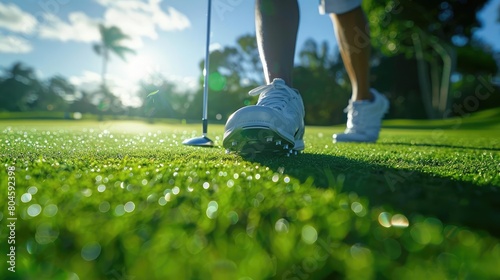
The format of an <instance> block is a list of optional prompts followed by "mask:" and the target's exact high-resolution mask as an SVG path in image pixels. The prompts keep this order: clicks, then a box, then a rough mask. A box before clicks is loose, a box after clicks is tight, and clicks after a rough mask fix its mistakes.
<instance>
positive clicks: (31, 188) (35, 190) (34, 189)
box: [28, 186, 38, 194]
mask: <svg viewBox="0 0 500 280" xmlns="http://www.w3.org/2000/svg"><path fill="white" fill-rule="evenodd" d="M37 192H38V188H37V187H35V186H32V187H30V188H29V189H28V193H30V194H36V193H37Z"/></svg>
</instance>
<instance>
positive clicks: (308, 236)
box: [302, 225, 318, 244]
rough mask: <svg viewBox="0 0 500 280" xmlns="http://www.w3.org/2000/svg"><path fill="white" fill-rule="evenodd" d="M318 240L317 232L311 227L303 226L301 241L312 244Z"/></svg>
mask: <svg viewBox="0 0 500 280" xmlns="http://www.w3.org/2000/svg"><path fill="white" fill-rule="evenodd" d="M317 239H318V232H317V231H316V229H315V228H314V227H313V226H310V225H305V226H303V227H302V241H304V242H305V243H307V244H313V243H314V242H316V240H317Z"/></svg>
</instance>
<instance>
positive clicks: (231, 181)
mask: <svg viewBox="0 0 500 280" xmlns="http://www.w3.org/2000/svg"><path fill="white" fill-rule="evenodd" d="M226 185H227V187H228V188H232V187H233V186H234V181H233V180H228V181H227V183H226Z"/></svg>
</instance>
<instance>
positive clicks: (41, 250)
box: [0, 109, 500, 280]
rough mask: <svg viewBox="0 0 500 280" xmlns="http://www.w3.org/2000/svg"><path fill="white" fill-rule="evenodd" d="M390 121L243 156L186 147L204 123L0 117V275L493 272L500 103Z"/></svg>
mask: <svg viewBox="0 0 500 280" xmlns="http://www.w3.org/2000/svg"><path fill="white" fill-rule="evenodd" d="M384 126H385V128H384V130H383V132H382V135H381V138H380V140H379V141H378V142H377V143H376V144H332V143H331V134H332V133H333V132H338V131H341V130H342V129H343V128H342V127H340V126H337V127H308V128H307V129H306V136H305V142H306V151H305V153H304V154H301V155H299V156H297V157H292V158H286V157H255V158H252V159H249V158H246V159H245V158H241V157H240V156H236V155H226V154H225V153H224V151H223V149H222V148H220V147H217V148H193V147H187V146H183V145H182V144H181V142H182V140H183V139H185V138H189V137H192V136H197V135H198V134H199V133H200V128H201V125H200V124H197V125H189V124H188V125H180V124H154V125H152V124H146V123H144V122H138V121H109V122H101V123H99V122H94V121H62V120H61V121H46V120H45V121H42V120H39V121H28V120H15V121H12V120H11V121H0V131H2V134H0V154H1V159H0V160H1V163H2V164H3V166H4V170H3V171H1V172H0V184H1V186H2V190H3V191H2V192H4V194H3V195H2V197H3V199H2V201H0V207H1V208H2V209H4V211H3V213H2V214H0V221H1V222H0V223H1V224H2V227H1V232H0V242H1V245H2V246H0V253H1V254H0V256H1V257H0V259H1V261H2V263H4V264H5V263H6V261H7V260H8V257H7V256H6V254H8V253H9V251H8V249H7V247H8V246H10V245H8V244H7V243H8V235H9V234H10V231H9V230H8V228H7V226H6V225H7V224H8V222H9V220H8V218H9V217H11V216H10V215H9V212H8V211H7V204H8V199H7V198H5V197H6V192H7V185H8V183H7V180H8V178H7V177H8V173H7V170H8V167H10V166H14V167H15V171H14V173H13V174H12V173H11V175H13V176H11V177H14V178H15V180H16V190H15V201H16V203H17V204H16V209H15V215H16V217H17V218H18V219H17V221H16V231H15V241H16V244H15V246H16V267H15V270H16V272H15V273H13V272H10V271H8V270H7V268H6V267H5V266H2V270H1V271H0V278H2V279H254V280H256V279H385V278H389V279H448V278H452V279H498V278H500V270H498V264H499V263H500V240H499V238H500V192H499V191H500V189H499V187H500V176H499V173H500V164H499V163H500V110H498V109H497V110H490V111H486V112H480V113H478V114H475V115H471V116H467V117H463V118H459V119H452V120H445V121H404V120H401V121H397V120H391V121H386V122H385V124H384ZM209 130H210V133H209V137H211V138H212V139H213V140H216V143H217V144H220V143H221V135H222V132H223V126H221V125H211V126H210V127H209ZM7 267H9V264H7Z"/></svg>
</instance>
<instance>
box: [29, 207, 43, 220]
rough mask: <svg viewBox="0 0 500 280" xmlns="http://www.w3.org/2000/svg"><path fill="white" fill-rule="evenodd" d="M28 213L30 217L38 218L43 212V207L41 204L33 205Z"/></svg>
mask: <svg viewBox="0 0 500 280" xmlns="http://www.w3.org/2000/svg"><path fill="white" fill-rule="evenodd" d="M27 212H28V215H29V216H30V217H36V216H38V215H39V214H40V212H42V207H41V206H40V205H39V204H33V205H30V206H29V207H28V210H27Z"/></svg>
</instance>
